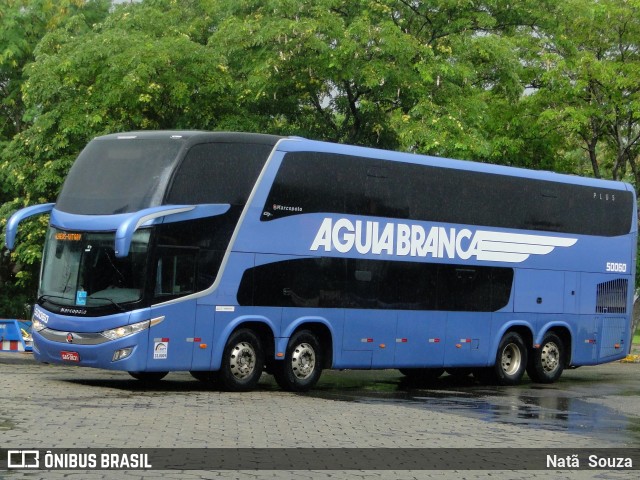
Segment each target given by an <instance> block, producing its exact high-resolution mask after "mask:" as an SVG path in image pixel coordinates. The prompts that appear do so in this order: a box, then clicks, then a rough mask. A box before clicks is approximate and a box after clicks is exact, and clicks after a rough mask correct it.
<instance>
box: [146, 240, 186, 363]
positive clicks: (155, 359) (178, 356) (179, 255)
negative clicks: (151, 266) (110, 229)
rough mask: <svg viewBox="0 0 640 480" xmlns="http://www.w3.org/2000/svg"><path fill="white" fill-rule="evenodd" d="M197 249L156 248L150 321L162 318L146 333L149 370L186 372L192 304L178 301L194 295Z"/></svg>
mask: <svg viewBox="0 0 640 480" xmlns="http://www.w3.org/2000/svg"><path fill="white" fill-rule="evenodd" d="M197 254H198V249H197V248H191V247H173V246H159V247H158V248H157V260H156V265H155V286H154V302H155V303H156V305H153V306H152V307H151V318H160V317H164V319H163V320H162V322H160V323H158V324H157V325H156V326H154V327H153V328H152V329H151V330H150V335H151V338H150V339H149V344H150V345H151V349H150V352H149V358H148V362H147V367H148V368H149V370H155V371H162V370H190V369H191V361H192V357H193V345H194V331H195V321H196V301H195V300H193V299H184V300H181V298H180V297H185V296H187V295H190V294H192V293H195V291H196V267H197Z"/></svg>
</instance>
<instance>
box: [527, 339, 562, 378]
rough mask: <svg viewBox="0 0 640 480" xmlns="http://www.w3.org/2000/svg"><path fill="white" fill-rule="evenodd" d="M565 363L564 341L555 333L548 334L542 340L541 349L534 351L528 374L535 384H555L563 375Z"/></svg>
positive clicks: (528, 366)
mask: <svg viewBox="0 0 640 480" xmlns="http://www.w3.org/2000/svg"><path fill="white" fill-rule="evenodd" d="M564 363H565V354H564V344H563V343H562V340H561V339H560V337H558V336H557V335H556V334H555V333H553V332H548V333H547V334H546V335H545V336H544V338H543V339H542V342H541V343H540V348H536V349H534V350H533V351H532V354H531V358H530V359H529V364H528V365H527V373H528V374H529V377H530V378H531V380H533V381H534V382H537V383H553V382H555V381H556V380H558V379H559V378H560V375H562V371H563V370H564Z"/></svg>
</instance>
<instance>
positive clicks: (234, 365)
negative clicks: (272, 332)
mask: <svg viewBox="0 0 640 480" xmlns="http://www.w3.org/2000/svg"><path fill="white" fill-rule="evenodd" d="M263 368H264V352H263V350H262V344H261V343H260V339H259V338H258V337H257V336H256V334H255V333H253V331H251V330H248V329H240V330H237V331H235V332H233V333H232V334H231V336H230V337H229V340H227V344H226V345H225V347H224V352H223V354H222V366H221V367H220V373H219V376H220V382H221V384H222V387H223V388H224V389H225V390H229V391H232V392H247V391H249V390H253V389H254V388H255V387H256V385H257V384H258V381H259V380H260V376H261V375H262V370H263Z"/></svg>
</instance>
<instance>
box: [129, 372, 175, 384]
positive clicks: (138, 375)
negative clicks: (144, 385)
mask: <svg viewBox="0 0 640 480" xmlns="http://www.w3.org/2000/svg"><path fill="white" fill-rule="evenodd" d="M168 374H169V372H129V375H131V376H132V377H133V378H135V379H136V380H140V381H142V382H159V381H160V380H162V379H163V378H164V377H166V376H167V375H168Z"/></svg>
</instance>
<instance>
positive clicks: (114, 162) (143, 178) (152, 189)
mask: <svg viewBox="0 0 640 480" xmlns="http://www.w3.org/2000/svg"><path fill="white" fill-rule="evenodd" d="M182 143H183V142H182V141H180V140H177V139H170V138H153V139H151V138H148V139H140V138H127V139H114V138H109V139H95V140H93V141H92V142H90V143H89V144H88V145H87V147H86V148H85V149H84V150H83V151H82V153H80V156H79V157H78V159H77V160H76V161H75V163H74V164H73V168H72V169H71V171H70V172H69V175H68V176H67V179H66V181H65V183H64V186H63V187H62V191H61V192H60V196H59V197H58V201H57V203H56V209H58V210H61V211H64V212H68V213H77V214H85V215H112V214H117V213H128V212H135V211H138V210H141V209H143V208H147V207H152V206H156V205H161V202H162V196H163V194H164V191H165V188H166V184H167V182H168V181H169V179H170V177H171V172H172V171H173V169H174V167H175V163H176V160H177V156H178V152H179V151H180V147H181V146H182Z"/></svg>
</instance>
